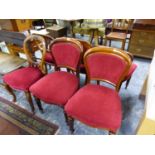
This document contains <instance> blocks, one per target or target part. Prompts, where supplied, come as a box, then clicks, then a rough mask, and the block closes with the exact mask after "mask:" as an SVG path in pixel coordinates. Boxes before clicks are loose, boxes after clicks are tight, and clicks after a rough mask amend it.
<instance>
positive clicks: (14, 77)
mask: <svg viewBox="0 0 155 155" xmlns="http://www.w3.org/2000/svg"><path fill="white" fill-rule="evenodd" d="M24 52H25V54H26V57H27V62H28V66H27V67H23V68H20V69H17V70H15V71H12V72H10V73H8V74H5V75H4V76H3V81H4V83H5V88H6V89H7V90H8V91H9V92H10V94H11V95H12V96H13V101H14V102H15V101H16V96H15V94H14V92H13V89H15V90H20V91H24V92H25V95H26V98H27V100H28V102H29V104H30V107H31V110H32V112H34V110H35V109H34V105H33V102H32V98H31V94H30V92H29V87H30V86H31V85H32V84H34V83H35V82H36V81H37V80H39V79H40V78H42V77H43V76H44V74H46V69H45V64H44V57H45V53H46V47H45V41H44V39H43V38H42V37H41V36H37V35H30V36H28V37H27V38H26V39H25V40H24ZM36 52H41V54H42V58H41V60H40V61H37V60H38V59H36Z"/></svg>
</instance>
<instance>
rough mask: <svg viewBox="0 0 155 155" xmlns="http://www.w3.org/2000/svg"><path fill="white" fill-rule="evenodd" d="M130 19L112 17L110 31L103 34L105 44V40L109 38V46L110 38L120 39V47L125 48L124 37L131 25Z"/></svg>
mask: <svg viewBox="0 0 155 155" xmlns="http://www.w3.org/2000/svg"><path fill="white" fill-rule="evenodd" d="M131 22H132V20H130V19H128V20H127V19H113V20H112V25H111V32H110V33H109V34H107V35H106V36H105V43H104V45H105V46H106V45H107V41H108V40H109V46H111V40H115V41H121V42H122V46H121V49H122V50H124V49H125V43H126V38H127V34H128V30H129V27H130V25H131Z"/></svg>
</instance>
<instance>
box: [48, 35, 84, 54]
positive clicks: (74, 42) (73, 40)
mask: <svg viewBox="0 0 155 155" xmlns="http://www.w3.org/2000/svg"><path fill="white" fill-rule="evenodd" d="M58 42H70V43H73V44H75V45H77V46H79V48H80V51H81V52H83V47H82V45H81V43H80V42H79V41H78V40H77V39H75V38H67V37H61V38H56V39H54V40H53V41H52V42H51V44H50V48H51V46H52V45H53V44H54V43H58Z"/></svg>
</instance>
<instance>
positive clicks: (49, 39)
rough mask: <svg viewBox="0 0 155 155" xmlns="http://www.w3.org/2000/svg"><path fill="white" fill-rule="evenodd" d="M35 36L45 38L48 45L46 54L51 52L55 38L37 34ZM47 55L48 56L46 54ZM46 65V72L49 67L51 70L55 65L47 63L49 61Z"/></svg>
mask: <svg viewBox="0 0 155 155" xmlns="http://www.w3.org/2000/svg"><path fill="white" fill-rule="evenodd" d="M34 35H38V36H41V37H43V38H44V40H45V45H46V53H47V52H50V44H51V42H52V41H53V40H54V38H53V37H52V36H50V35H44V34H35V33H34ZM45 55H46V54H45ZM45 65H46V71H48V69H47V66H48V67H49V68H51V66H52V65H53V63H52V62H51V63H50V62H47V61H45Z"/></svg>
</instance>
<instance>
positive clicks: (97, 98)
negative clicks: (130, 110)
mask: <svg viewBox="0 0 155 155" xmlns="http://www.w3.org/2000/svg"><path fill="white" fill-rule="evenodd" d="M65 111H66V112H67V114H68V115H69V116H72V117H73V118H75V119H78V120H80V121H81V122H84V123H85V124H88V125H90V126H93V127H96V128H104V129H109V130H110V131H113V132H116V130H117V129H118V128H120V126H121V118H122V111H121V101H120V97H119V95H118V93H117V92H116V91H115V90H113V89H110V88H106V87H103V86H99V85H93V84H88V85H86V86H84V87H83V88H81V89H80V90H79V91H78V92H77V93H75V95H73V97H72V98H71V99H69V101H68V102H67V104H66V106H65Z"/></svg>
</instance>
